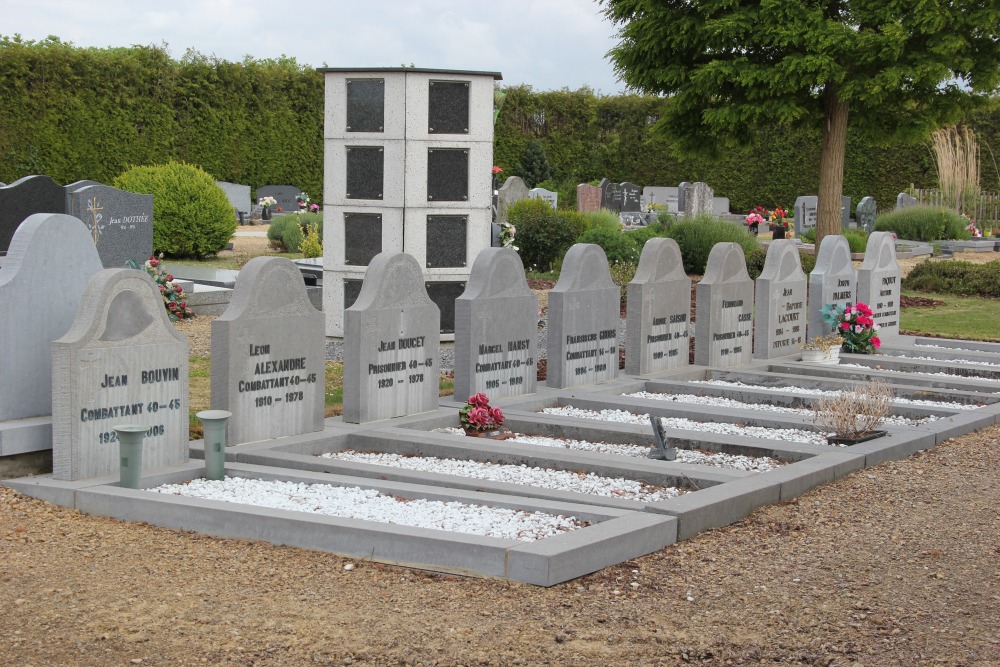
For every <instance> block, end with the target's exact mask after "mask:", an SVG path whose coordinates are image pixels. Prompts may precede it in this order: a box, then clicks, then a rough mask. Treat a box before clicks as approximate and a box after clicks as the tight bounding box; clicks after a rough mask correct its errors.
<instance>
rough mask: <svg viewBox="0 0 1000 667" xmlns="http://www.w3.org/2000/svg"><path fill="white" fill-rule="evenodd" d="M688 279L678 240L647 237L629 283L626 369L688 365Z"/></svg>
mask: <svg viewBox="0 0 1000 667" xmlns="http://www.w3.org/2000/svg"><path fill="white" fill-rule="evenodd" d="M690 314H691V279H690V278H688V276H687V274H686V273H684V265H683V262H682V260H681V250H680V247H679V246H678V245H677V241H675V240H673V239H665V238H660V237H657V238H651V239H649V240H648V241H646V245H645V246H643V249H642V255H641V256H640V257H639V268H638V269H636V272H635V278H633V279H632V281H631V282H630V283H629V284H628V319H627V326H626V327H625V332H626V333H625V372H626V373H627V374H629V375H646V374H647V373H657V372H659V371H665V370H668V369H671V368H677V367H679V366H687V365H688V348H689V341H690V339H689V337H688V319H689V315H690Z"/></svg>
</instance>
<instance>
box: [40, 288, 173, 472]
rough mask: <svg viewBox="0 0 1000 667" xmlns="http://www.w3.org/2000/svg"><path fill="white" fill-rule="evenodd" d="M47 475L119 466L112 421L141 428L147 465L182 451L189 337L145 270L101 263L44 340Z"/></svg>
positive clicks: (167, 461)
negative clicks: (48, 378)
mask: <svg viewBox="0 0 1000 667" xmlns="http://www.w3.org/2000/svg"><path fill="white" fill-rule="evenodd" d="M52 386H53V391H52V476H53V477H54V478H55V479H61V480H77V479H86V478H89V477H97V476H100V475H108V474H112V473H114V472H117V471H118V468H119V466H118V463H119V449H118V443H117V437H116V435H115V430H114V427H115V426H117V425H120V424H138V425H141V426H146V427H147V428H148V430H147V432H146V439H145V442H144V446H143V458H142V463H143V466H144V467H146V468H154V467H159V466H169V465H178V464H181V463H184V462H185V461H187V458H188V345H187V338H186V337H185V336H184V334H182V333H180V332H179V331H177V330H176V329H175V328H174V327H173V325H172V324H171V323H170V320H169V319H168V318H167V311H166V309H165V308H164V307H163V299H162V297H161V296H160V291H159V290H158V289H157V287H156V284H155V283H154V282H153V279H152V278H150V277H149V275H147V274H146V272H145V271H135V270H133V269H104V270H103V271H100V272H99V273H97V274H96V275H94V277H93V278H91V279H90V281H89V282H88V283H87V287H86V289H85V290H84V292H83V298H82V300H81V301H80V307H79V308H78V309H77V312H76V318H75V319H74V320H73V325H72V326H71V327H70V329H69V331H67V332H66V335H64V336H63V337H62V338H60V339H59V340H57V341H55V342H53V343H52Z"/></svg>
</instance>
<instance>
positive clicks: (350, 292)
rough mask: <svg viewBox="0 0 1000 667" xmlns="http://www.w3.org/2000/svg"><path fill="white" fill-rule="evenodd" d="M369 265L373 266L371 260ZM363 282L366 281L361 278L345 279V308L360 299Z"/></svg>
mask: <svg viewBox="0 0 1000 667" xmlns="http://www.w3.org/2000/svg"><path fill="white" fill-rule="evenodd" d="M372 259H374V257H373V258H372ZM369 266H371V262H369ZM363 284H364V281H361V280H344V310H347V309H348V308H350V307H351V306H353V305H354V303H355V302H356V301H357V300H358V295H359V294H361V285H363Z"/></svg>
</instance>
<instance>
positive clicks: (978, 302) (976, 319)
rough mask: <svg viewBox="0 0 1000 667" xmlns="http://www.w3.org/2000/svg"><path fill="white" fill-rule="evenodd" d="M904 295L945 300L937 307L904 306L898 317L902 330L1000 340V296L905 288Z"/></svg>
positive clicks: (971, 338) (911, 333)
mask: <svg viewBox="0 0 1000 667" xmlns="http://www.w3.org/2000/svg"><path fill="white" fill-rule="evenodd" d="M903 294H904V295H905V296H919V297H924V298H927V299H936V300H938V301H944V303H945V305H943V306H936V307H934V308H904V309H902V312H901V313H900V318H899V327H900V332H901V333H906V334H910V335H921V334H933V335H937V336H945V337H947V338H963V339H966V340H983V341H1000V299H987V298H985V297H978V296H974V297H965V296H953V295H951V294H933V293H928V292H911V291H907V290H904V291H903Z"/></svg>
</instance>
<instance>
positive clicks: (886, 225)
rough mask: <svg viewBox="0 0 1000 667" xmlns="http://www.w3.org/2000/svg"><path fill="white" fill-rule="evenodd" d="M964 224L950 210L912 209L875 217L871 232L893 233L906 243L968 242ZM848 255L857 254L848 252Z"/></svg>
mask: <svg viewBox="0 0 1000 667" xmlns="http://www.w3.org/2000/svg"><path fill="white" fill-rule="evenodd" d="M967 224H969V223H968V221H967V220H966V219H965V218H963V217H962V216H961V215H959V214H958V213H956V212H955V211H952V210H950V209H946V208H940V207H934V206H912V207H910V208H904V209H903V210H901V211H892V212H891V213H883V214H882V215H880V216H878V218H876V220H875V231H878V232H893V233H895V234H896V237H897V238H900V239H905V240H907V241H926V242H930V241H947V240H963V239H964V240H968V239H971V238H972V233H971V232H968V231H966V230H965V226H966V225H967ZM852 252H857V251H855V250H854V249H853V248H852Z"/></svg>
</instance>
